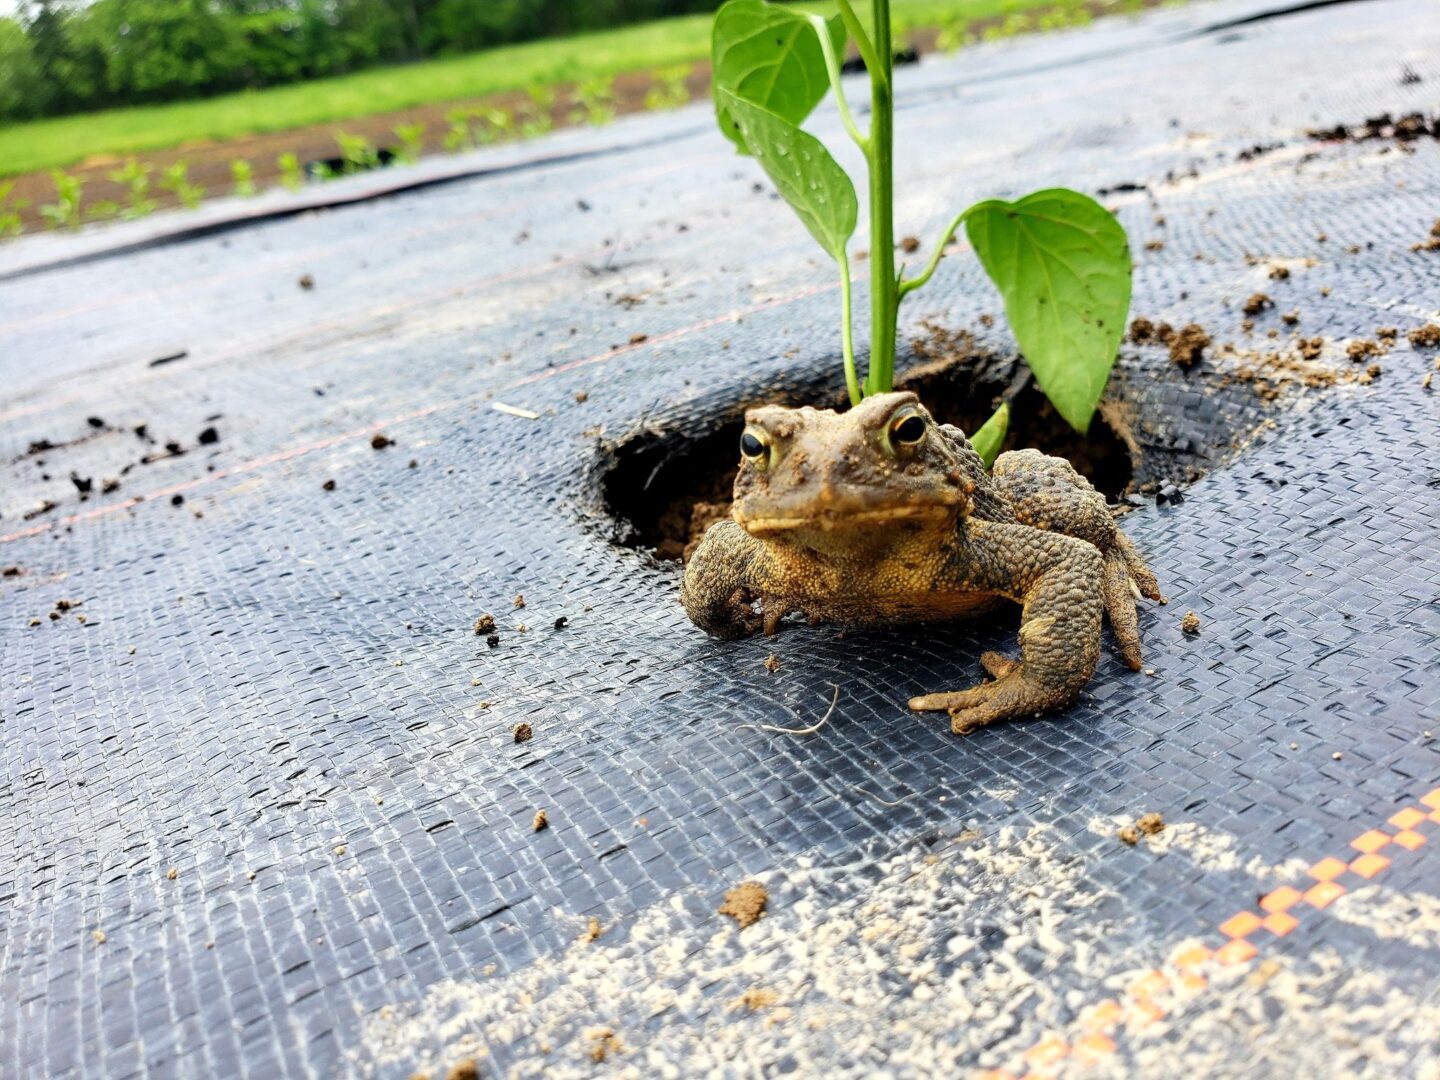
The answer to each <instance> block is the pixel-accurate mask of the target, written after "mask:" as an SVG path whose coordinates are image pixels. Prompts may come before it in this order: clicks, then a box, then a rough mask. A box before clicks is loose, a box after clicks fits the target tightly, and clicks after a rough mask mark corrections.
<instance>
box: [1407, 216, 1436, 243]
mask: <svg viewBox="0 0 1440 1080" xmlns="http://www.w3.org/2000/svg"><path fill="white" fill-rule="evenodd" d="M1410 250H1411V251H1440V218H1436V219H1435V224H1433V225H1431V226H1430V235H1429V236H1427V237H1426V238H1425V239H1424V240H1422V241H1420V243H1418V244H1411V245H1410Z"/></svg>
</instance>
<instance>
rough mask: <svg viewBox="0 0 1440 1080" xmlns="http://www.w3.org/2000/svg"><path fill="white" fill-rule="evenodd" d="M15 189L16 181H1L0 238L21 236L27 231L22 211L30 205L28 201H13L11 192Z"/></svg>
mask: <svg viewBox="0 0 1440 1080" xmlns="http://www.w3.org/2000/svg"><path fill="white" fill-rule="evenodd" d="M14 189H15V181H14V180H5V181H0V236H19V235H20V234H21V233H22V232H24V231H25V223H24V222H23V221H22V220H21V219H20V211H21V210H24V209H25V207H27V206H29V205H30V201H29V200H28V199H15V200H13V201H12V200H11V198H10V192H11V191H13V190H14Z"/></svg>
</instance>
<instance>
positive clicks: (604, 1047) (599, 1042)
mask: <svg viewBox="0 0 1440 1080" xmlns="http://www.w3.org/2000/svg"><path fill="white" fill-rule="evenodd" d="M588 1038H589V1039H590V1042H591V1046H590V1060H591V1061H593V1062H596V1063H597V1064H598V1063H599V1062H602V1061H604V1060H605V1059H606V1058H608V1057H609V1056H610V1055H611V1054H623V1053H624V1052H625V1044H624V1043H622V1042H621V1041H620V1037H619V1036H618V1035H616V1034H615V1032H614V1030H613V1029H611V1028H596V1029H595V1030H594V1031H592V1032H590V1034H589V1036H588Z"/></svg>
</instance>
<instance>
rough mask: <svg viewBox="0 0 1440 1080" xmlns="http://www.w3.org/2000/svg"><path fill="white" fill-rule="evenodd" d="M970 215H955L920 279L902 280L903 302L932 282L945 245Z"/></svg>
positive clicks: (967, 213)
mask: <svg viewBox="0 0 1440 1080" xmlns="http://www.w3.org/2000/svg"><path fill="white" fill-rule="evenodd" d="M972 209H973V208H972ZM969 214H970V211H969V210H961V211H960V213H958V214H956V215H955V220H954V221H952V222H950V224H949V225H948V226H946V228H945V232H944V235H942V236H941V237H940V242H939V243H938V244H936V245H935V252H934V254H932V255H931V256H930V261H929V262H928V263H926V264H925V269H924V270H923V271H922V272H921V274H920V276H919V277H913V278H911V279H910V280H909V281H905V280H904V279H901V281H900V299H901V300H903V299H905V294H906V293H908V292H913V291H914V290H915V289H918V288H920V287H921V286H922V285H924V284H925V283H926V282H927V281H929V280H930V277H931V275H932V274H934V273H935V268H936V267H937V266H939V265H940V259H941V257H942V256H944V254H945V245H946V244H948V243H950V239H951V237H953V236H954V235H955V230H956V229H958V228H960V225H961V223H962V222H964V220H965V219H966V217H968V216H969Z"/></svg>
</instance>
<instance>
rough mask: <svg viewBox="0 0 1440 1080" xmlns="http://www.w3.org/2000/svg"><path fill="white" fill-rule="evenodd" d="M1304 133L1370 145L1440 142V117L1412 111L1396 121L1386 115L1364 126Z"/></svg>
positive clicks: (1314, 136)
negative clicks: (1380, 143) (1380, 141)
mask: <svg viewBox="0 0 1440 1080" xmlns="http://www.w3.org/2000/svg"><path fill="white" fill-rule="evenodd" d="M1305 134H1306V135H1308V136H1309V137H1310V138H1312V139H1319V140H1321V141H1324V142H1342V141H1343V142H1370V141H1373V140H1376V139H1384V140H1394V141H1395V142H1397V143H1401V144H1402V145H1403V144H1405V143H1411V142H1415V141H1416V140H1417V139H1423V138H1427V137H1428V138H1432V139H1440V114H1437V115H1436V116H1434V117H1427V116H1426V115H1425V114H1424V113H1419V112H1412V113H1406V114H1405V115H1403V116H1400V117H1398V118H1397V117H1393V116H1391V115H1390V114H1389V113H1388V112H1384V113H1381V114H1380V115H1379V116H1372V117H1371V118H1370V119H1368V120H1366V121H1365V122H1364V123H1361V124H1351V125H1346V124H1336V125H1335V126H1334V127H1328V128H1311V129H1310V130H1309V131H1307V132H1305Z"/></svg>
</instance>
